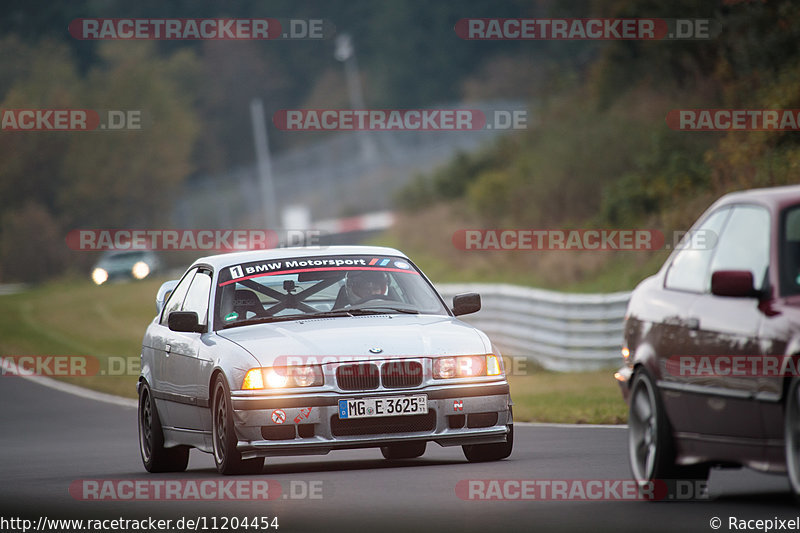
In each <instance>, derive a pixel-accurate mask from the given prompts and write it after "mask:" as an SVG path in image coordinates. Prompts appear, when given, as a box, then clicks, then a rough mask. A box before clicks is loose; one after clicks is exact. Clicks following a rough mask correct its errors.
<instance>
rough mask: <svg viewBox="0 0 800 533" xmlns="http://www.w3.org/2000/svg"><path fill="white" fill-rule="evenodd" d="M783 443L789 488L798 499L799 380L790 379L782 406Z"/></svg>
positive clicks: (799, 497) (799, 454)
mask: <svg viewBox="0 0 800 533" xmlns="http://www.w3.org/2000/svg"><path fill="white" fill-rule="evenodd" d="M784 407H785V408H784V442H785V449H786V471H787V474H788V476H789V487H790V488H791V489H792V493H793V494H794V496H795V498H798V499H800V380H798V378H794V379H792V381H791V383H790V384H789V390H788V392H787V394H786V404H785V406H784Z"/></svg>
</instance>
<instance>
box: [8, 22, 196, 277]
mask: <svg viewBox="0 0 800 533" xmlns="http://www.w3.org/2000/svg"><path fill="white" fill-rule="evenodd" d="M123 44H125V46H124V47H123ZM6 45H7V46H8V47H11V48H14V49H15V50H17V52H18V53H19V54H20V56H19V58H18V59H19V61H20V63H21V64H24V65H27V68H25V69H21V70H20V72H19V75H18V76H17V77H16V78H15V79H14V82H13V84H11V86H10V87H9V89H8V90H7V91H6V93H5V95H4V97H3V99H2V101H1V102H0V108H2V109H30V108H36V109H40V108H41V109H52V108H56V109H58V108H62V109H63V108H71V109H92V110H96V111H98V113H100V114H101V116H102V117H103V118H102V119H101V120H102V121H105V112H106V111H109V110H135V111H141V114H142V126H141V129H140V130H130V131H113V132H112V131H108V130H106V131H103V130H97V131H91V132H69V131H61V132H13V133H5V134H3V135H0V213H2V214H3V215H4V216H2V219H0V224H1V225H0V242H1V243H2V255H1V256H0V275H2V279H14V280H21V281H37V280H40V279H43V278H44V277H46V275H48V274H49V275H52V274H55V273H59V272H61V271H62V270H63V268H64V264H65V263H64V260H65V259H66V254H64V253H54V252H53V251H52V250H51V248H53V247H55V248H56V249H57V250H58V251H65V248H66V247H65V244H64V236H65V235H66V234H67V232H68V230H69V229H71V228H75V227H96V228H113V227H124V226H130V225H139V226H142V227H144V226H146V225H147V224H157V223H158V222H159V221H163V220H166V219H167V217H166V216H165V215H164V213H165V212H168V210H169V208H170V207H171V205H172V198H173V196H174V194H175V193H176V192H177V190H178V189H177V187H178V185H180V183H181V182H182V181H183V180H184V179H185V178H186V176H187V175H188V174H189V173H190V171H191V163H190V155H191V151H192V147H193V145H194V140H195V137H196V132H197V128H198V125H197V120H196V117H195V114H194V113H193V110H192V109H191V107H190V105H189V103H188V102H186V101H185V99H183V98H182V97H181V95H182V94H183V93H185V92H186V91H187V90H188V89H189V87H190V85H191V84H192V83H193V82H194V80H193V78H196V77H197V75H196V73H197V72H198V65H197V62H196V59H195V57H194V53H193V52H191V51H188V50H184V51H178V52H176V53H174V54H172V55H170V56H168V57H166V58H160V57H158V56H157V55H156V54H155V47H154V46H152V43H132V44H131V43H119V42H108V43H103V45H102V46H100V47H99V50H98V53H99V57H100V58H101V59H102V62H100V61H99V62H98V63H96V65H95V66H93V67H92V68H91V69H90V70H89V71H87V72H86V73H85V74H83V75H82V74H81V73H79V71H78V69H77V66H76V64H75V61H74V58H73V57H72V55H71V53H70V51H69V49H68V48H67V47H66V46H64V45H63V44H59V43H57V42H54V41H42V42H40V43H38V44H35V45H24V44H20V43H19V41H18V40H17V39H15V38H14V37H8V38H6V40H5V41H4V42H3V43H0V48H5V47H6ZM54 235H56V236H58V238H57V239H56V240H53V236H54ZM37 249H38V250H40V251H39V252H36V251H35V250H37ZM26 250H27V251H26ZM37 253H38V254H39V255H40V256H41V257H42V259H43V261H41V264H40V265H37V266H35V267H34V266H32V265H30V264H29V261H28V259H33V258H35V257H37ZM87 260H90V258H87ZM77 263H78V264H80V263H81V261H77ZM42 268H44V271H41V269H42Z"/></svg>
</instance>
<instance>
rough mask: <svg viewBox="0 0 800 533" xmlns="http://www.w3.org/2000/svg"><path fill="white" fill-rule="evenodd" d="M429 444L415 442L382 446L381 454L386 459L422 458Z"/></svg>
mask: <svg viewBox="0 0 800 533" xmlns="http://www.w3.org/2000/svg"><path fill="white" fill-rule="evenodd" d="M427 444H428V443H427V442H425V441H424V440H423V441H415V442H407V443H404V444H392V445H390V446H381V453H382V454H383V458H384V459H389V460H396V459H415V458H417V457H421V456H422V454H424V453H425V447H426V446H427Z"/></svg>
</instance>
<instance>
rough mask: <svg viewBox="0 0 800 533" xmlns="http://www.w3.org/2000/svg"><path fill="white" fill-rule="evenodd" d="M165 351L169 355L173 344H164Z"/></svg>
mask: <svg viewBox="0 0 800 533" xmlns="http://www.w3.org/2000/svg"><path fill="white" fill-rule="evenodd" d="M164 351H165V352H167V355H169V353H170V352H171V351H172V346H171V345H169V344H167V345H166V346H164Z"/></svg>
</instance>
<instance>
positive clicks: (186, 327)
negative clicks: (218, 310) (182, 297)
mask: <svg viewBox="0 0 800 533" xmlns="http://www.w3.org/2000/svg"><path fill="white" fill-rule="evenodd" d="M167 325H168V327H169V329H171V330H172V331H182V332H186V333H202V332H203V331H205V326H201V325H200V324H198V323H197V313H195V312H194V311H173V312H171V313H170V314H169V316H168V317H167Z"/></svg>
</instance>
